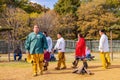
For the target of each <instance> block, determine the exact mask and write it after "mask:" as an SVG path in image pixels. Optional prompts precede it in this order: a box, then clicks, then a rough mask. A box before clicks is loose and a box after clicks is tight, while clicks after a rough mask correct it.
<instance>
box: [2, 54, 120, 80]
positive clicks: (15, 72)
mask: <svg viewBox="0 0 120 80" xmlns="http://www.w3.org/2000/svg"><path fill="white" fill-rule="evenodd" d="M95 56H96V59H95V60H94V61H88V64H89V68H88V69H89V70H90V71H91V72H92V73H94V74H93V75H87V74H85V75H80V74H73V73H72V71H73V69H72V68H71V66H72V64H71V63H72V61H73V60H74V55H73V54H67V55H66V57H67V61H66V63H67V69H66V70H54V68H55V67H56V65H57V62H50V65H49V70H48V71H45V72H44V75H38V76H37V77H32V67H31V64H28V63H25V62H22V61H21V62H0V80H119V79H120V76H119V74H120V73H119V72H120V59H119V58H115V59H114V61H112V65H111V68H110V69H107V70H103V69H102V68H101V62H100V60H99V55H98V54H95ZM81 65H82V62H79V66H81Z"/></svg>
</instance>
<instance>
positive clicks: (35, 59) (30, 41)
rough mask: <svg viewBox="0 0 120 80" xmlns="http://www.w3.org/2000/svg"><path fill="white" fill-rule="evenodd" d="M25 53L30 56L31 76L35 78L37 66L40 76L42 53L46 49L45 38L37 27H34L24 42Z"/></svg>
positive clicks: (41, 72)
mask: <svg viewBox="0 0 120 80" xmlns="http://www.w3.org/2000/svg"><path fill="white" fill-rule="evenodd" d="M25 48H26V51H27V53H28V54H29V55H30V56H31V59H32V67H33V76H37V66H39V69H40V74H41V75H42V74H43V60H44V53H45V52H46V49H47V48H48V45H47V40H46V37H45V36H44V35H43V33H42V32H40V29H39V27H38V25H34V28H33V32H31V33H30V34H29V35H28V36H27V39H26V41H25Z"/></svg>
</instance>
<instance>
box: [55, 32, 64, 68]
mask: <svg viewBox="0 0 120 80" xmlns="http://www.w3.org/2000/svg"><path fill="white" fill-rule="evenodd" d="M57 38H58V40H57V43H56V45H55V47H54V50H58V64H57V67H56V68H55V69H56V70H60V69H66V64H65V40H64V38H63V37H62V35H61V33H58V34H57ZM61 64H63V68H61Z"/></svg>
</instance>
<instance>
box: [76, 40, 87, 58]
mask: <svg viewBox="0 0 120 80" xmlns="http://www.w3.org/2000/svg"><path fill="white" fill-rule="evenodd" d="M85 49H86V43H85V39H84V38H80V39H79V40H78V41H77V42H76V49H75V56H78V57H83V56H84V57H85Z"/></svg>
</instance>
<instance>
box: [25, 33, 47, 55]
mask: <svg viewBox="0 0 120 80" xmlns="http://www.w3.org/2000/svg"><path fill="white" fill-rule="evenodd" d="M25 48H26V50H28V51H29V52H30V54H41V53H43V51H44V49H45V50H46V49H47V48H48V45H47V40H46V37H45V36H44V35H43V34H42V33H41V32H39V33H38V34H35V33H34V32H32V33H30V34H29V35H28V36H27V39H26V41H25Z"/></svg>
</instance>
